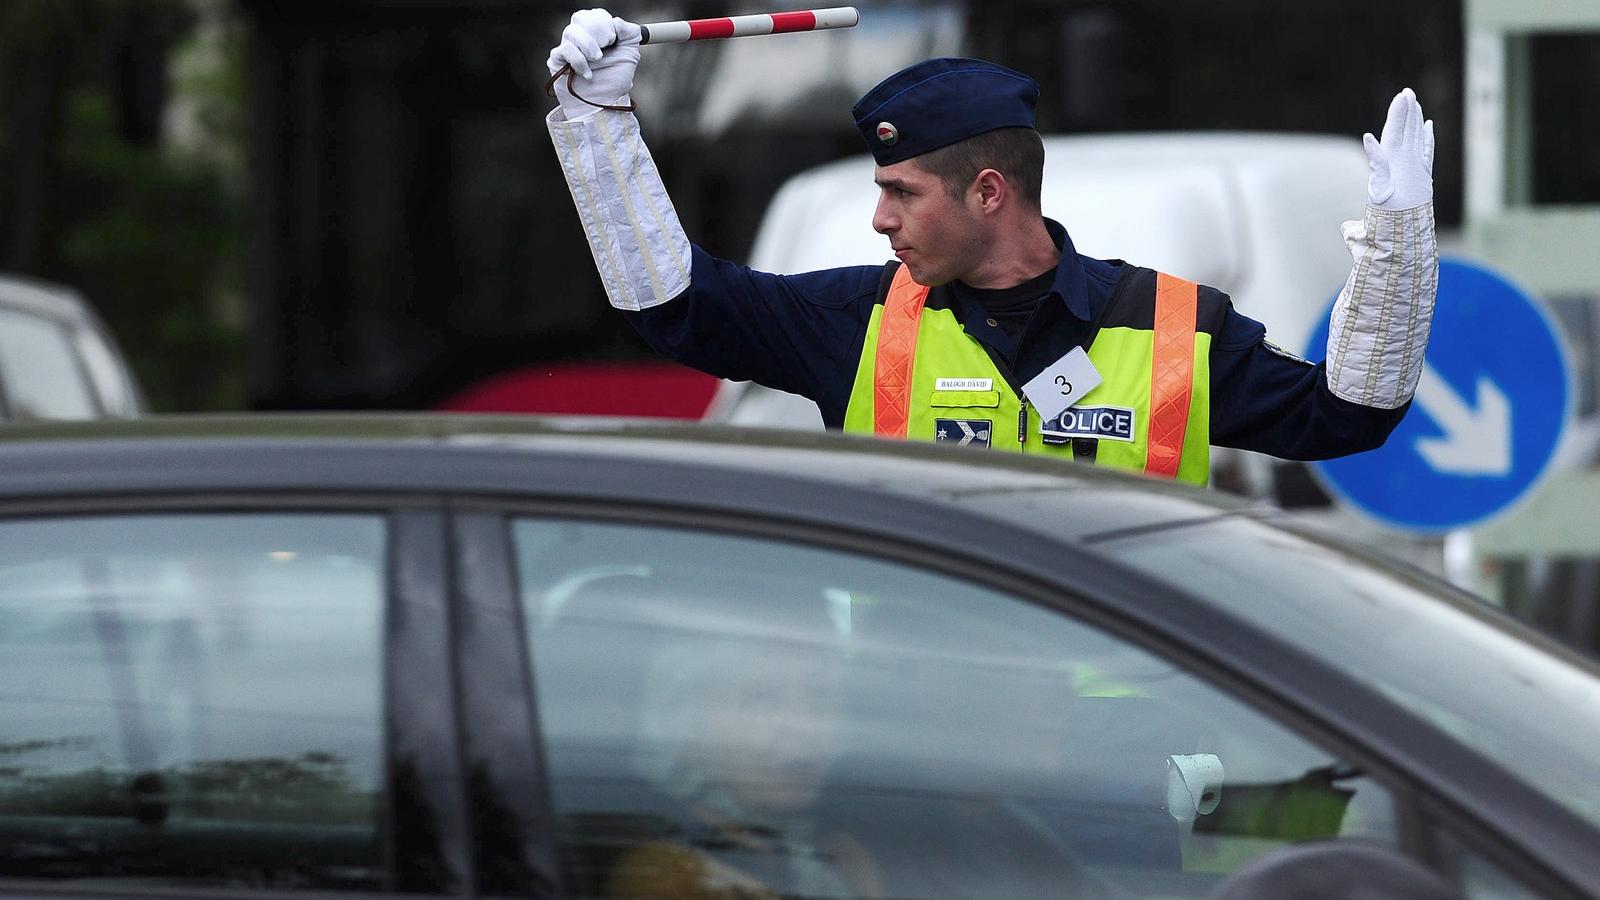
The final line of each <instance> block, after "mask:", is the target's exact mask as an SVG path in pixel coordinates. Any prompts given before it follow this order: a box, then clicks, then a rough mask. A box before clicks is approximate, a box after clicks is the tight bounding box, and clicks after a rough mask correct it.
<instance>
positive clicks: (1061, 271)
mask: <svg viewBox="0 0 1600 900" xmlns="http://www.w3.org/2000/svg"><path fill="white" fill-rule="evenodd" d="M1044 227H1045V230H1046V231H1048V232H1050V239H1051V240H1053V241H1055V243H1056V249H1057V250H1060V251H1061V261H1060V262H1058V263H1056V280H1055V281H1054V282H1052V283H1051V285H1050V290H1051V292H1052V293H1054V294H1056V295H1057V296H1059V297H1060V298H1061V300H1062V302H1063V303H1065V304H1066V306H1067V311H1068V312H1070V313H1072V314H1073V315H1074V316H1076V317H1078V318H1079V319H1081V320H1083V321H1085V322H1087V321H1089V316H1090V311H1089V306H1090V304H1089V287H1088V280H1087V277H1086V276H1085V274H1084V271H1083V260H1081V259H1079V258H1078V251H1077V250H1075V249H1073V246H1072V238H1071V237H1070V236H1068V235H1067V229H1065V228H1063V227H1062V226H1061V223H1060V222H1057V221H1056V220H1054V219H1045V220H1044ZM970 290H971V289H970V288H969V289H968V290H964V291H955V292H953V293H954V295H955V299H956V303H957V307H956V310H957V312H958V313H959V314H960V315H961V318H962V319H963V320H965V319H966V318H968V316H969V314H970V315H975V316H977V317H978V318H979V319H981V318H982V317H983V310H982V308H981V307H972V308H970V309H969V308H968V307H969V305H971V304H972V303H973V301H972V300H971V295H970V294H969V291H970Z"/></svg>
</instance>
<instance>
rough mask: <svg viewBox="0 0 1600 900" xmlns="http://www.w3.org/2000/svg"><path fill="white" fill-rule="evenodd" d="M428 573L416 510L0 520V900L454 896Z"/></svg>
mask: <svg viewBox="0 0 1600 900" xmlns="http://www.w3.org/2000/svg"><path fill="white" fill-rule="evenodd" d="M447 557H448V549H447V545H446V536H445V522H444V519H443V517H442V515H441V513H440V511H439V510H438V508H437V501H435V500H432V499H423V500H416V499H407V498H404V497H397V498H379V499H374V498H372V497H364V498H342V497H338V496H321V497H307V496H259V495H251V496H238V497H229V498H226V499H219V500H212V501H200V500H196V499H194V498H192V497H161V496H146V497H143V498H141V499H139V500H137V501H133V500H129V501H124V502H113V501H106V500H94V501H87V500H85V501H59V502H53V503H51V502H47V501H40V500H31V501H28V502H27V504H26V505H22V504H18V503H12V504H10V505H5V506H0V685H3V686H4V687H3V688H0V896H7V895H29V894H32V893H34V892H36V891H40V890H46V889H48V891H49V893H50V895H51V896H85V897H87V896H99V895H100V894H99V893H98V892H100V891H106V892H109V893H115V894H116V895H117V896H129V895H131V896H168V895H175V894H183V895H184V896H207V897H218V898H226V897H229V896H250V897H261V896H269V895H276V894H277V893H279V892H295V893H303V892H306V891H315V892H321V893H320V894H319V895H322V896H327V895H332V894H334V893H339V894H349V895H353V896H363V895H376V894H380V893H382V894H384V895H388V894H387V892H390V891H402V892H406V893H420V894H429V893H437V894H454V893H458V892H462V891H466V890H469V889H470V888H471V887H472V872H471V853H470V838H469V836H468V828H467V822H466V817H467V815H468V804H467V800H466V788H465V778H464V775H463V773H462V771H461V764H460V758H461V757H460V747H459V732H458V727H457V707H456V704H455V696H456V695H455V691H454V679H453V674H452V666H451V657H450V649H449V635H450V615H449V595H450V592H449V589H448V584H447V579H446V573H447V570H448V565H447ZM75 892H81V893H75Z"/></svg>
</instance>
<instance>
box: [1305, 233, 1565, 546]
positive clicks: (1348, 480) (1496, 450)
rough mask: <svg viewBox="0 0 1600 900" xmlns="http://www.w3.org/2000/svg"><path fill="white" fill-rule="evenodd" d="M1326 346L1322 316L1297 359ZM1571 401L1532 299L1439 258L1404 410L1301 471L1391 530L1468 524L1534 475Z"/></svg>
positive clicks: (1521, 490)
mask: <svg viewBox="0 0 1600 900" xmlns="http://www.w3.org/2000/svg"><path fill="white" fill-rule="evenodd" d="M1330 311H1331V305H1330ZM1327 343H1328V316H1326V315H1324V316H1323V317H1322V324H1321V326H1320V327H1319V328H1318V329H1317V331H1316V332H1315V333H1313V334H1312V335H1311V343H1310V346H1309V347H1308V348H1307V350H1308V352H1307V354H1306V358H1308V359H1311V360H1314V361H1315V360H1321V359H1323V358H1325V357H1326V355H1327ZM1572 397H1573V392H1572V374H1571V367H1570V365H1569V363H1568V361H1567V354H1566V349H1565V347H1564V346H1563V345H1562V343H1561V337H1560V332H1559V331H1558V330H1557V326H1556V324H1555V321H1554V319H1553V318H1552V317H1551V315H1550V313H1549V312H1548V311H1547V310H1546V309H1545V307H1544V305H1543V304H1542V303H1540V302H1539V301H1538V300H1537V299H1535V298H1534V297H1532V296H1530V295H1529V294H1527V293H1525V292H1524V291H1522V290H1519V289H1518V288H1517V287H1516V286H1514V285H1513V284H1511V282H1510V281H1508V280H1507V279H1506V278H1505V277H1504V276H1502V275H1499V274H1497V273H1495V272H1493V271H1491V270H1489V269H1488V268H1485V267H1484V266H1482V265H1480V264H1478V263H1474V262H1465V261H1460V260H1453V259H1442V260H1440V261H1439V296H1438V301H1437V303H1436V304H1435V306H1434V311H1433V332H1432V336H1431V338H1430V339H1429V341H1428V350H1427V355H1426V357H1425V363H1424V366H1423V370H1422V380H1421V382H1420V383H1418V385H1417V394H1416V401H1415V403H1414V404H1413V405H1412V407H1411V410H1410V412H1408V413H1407V414H1406V417H1405V419H1404V420H1403V421H1401V423H1400V426H1399V427H1398V428H1396V429H1395V431H1394V433H1393V434H1391V435H1390V436H1389V440H1388V442H1387V443H1385V444H1384V445H1383V446H1382V447H1380V448H1378V449H1377V450H1373V451H1371V452H1369V453H1358V454H1355V455H1354V456H1347V457H1343V458H1341V459H1333V460H1326V461H1323V462H1318V463H1314V464H1313V471H1314V472H1315V473H1316V474H1317V479H1318V481H1320V482H1321V483H1322V485H1323V487H1324V488H1326V489H1327V490H1328V492H1329V493H1330V494H1332V495H1333V496H1334V498H1335V499H1337V500H1339V501H1340V502H1342V503H1343V504H1344V505H1345V506H1347V507H1349V508H1351V509H1353V510H1355V511H1356V512H1359V513H1362V514H1365V515H1366V516H1368V517H1370V518H1373V519H1376V520H1377V521H1379V522H1381V523H1383V524H1385V525H1388V526H1390V527H1392V528H1397V529H1401V530H1405V531H1416V532H1423V533H1437V532H1442V531H1448V530H1449V529H1452V528H1459V527H1463V526H1466V525H1473V524H1478V523H1481V522H1483V521H1486V520H1488V519H1491V518H1493V517H1495V516H1497V515H1500V514H1502V513H1504V512H1506V511H1507V510H1509V509H1510V508H1511V507H1512V506H1513V505H1514V504H1516V502H1517V501H1518V500H1520V499H1522V498H1523V497H1524V496H1526V495H1527V494H1528V493H1529V492H1530V491H1531V490H1532V489H1533V487H1534V486H1535V485H1536V484H1537V483H1538V482H1539V480H1540V478H1542V477H1543V476H1544V474H1545V471H1546V469H1547V468H1548V467H1549V464H1550V461H1551V459H1552V457H1554V455H1555V452H1556V447H1557V446H1558V445H1559V444H1560V442H1561V435H1562V433H1563V432H1564V431H1565V430H1566V428H1567V425H1568V422H1569V420H1570V419H1571V417H1572Z"/></svg>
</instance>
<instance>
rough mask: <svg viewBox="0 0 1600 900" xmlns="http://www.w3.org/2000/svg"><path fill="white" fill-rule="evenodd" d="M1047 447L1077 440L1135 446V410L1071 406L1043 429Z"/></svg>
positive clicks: (1040, 428)
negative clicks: (1098, 440)
mask: <svg viewBox="0 0 1600 900" xmlns="http://www.w3.org/2000/svg"><path fill="white" fill-rule="evenodd" d="M1039 434H1041V435H1043V437H1044V442H1045V443H1046V444H1065V443H1066V442H1067V441H1069V440H1071V439H1073V438H1098V439H1100V440H1103V441H1127V442H1129V443H1132V442H1133V410H1131V409H1129V408H1128V407H1126V406H1071V407H1068V408H1067V410H1066V411H1065V412H1063V413H1062V414H1061V415H1059V416H1057V417H1056V418H1054V419H1052V420H1051V421H1050V422H1049V423H1048V424H1045V423H1041V424H1040V425H1039Z"/></svg>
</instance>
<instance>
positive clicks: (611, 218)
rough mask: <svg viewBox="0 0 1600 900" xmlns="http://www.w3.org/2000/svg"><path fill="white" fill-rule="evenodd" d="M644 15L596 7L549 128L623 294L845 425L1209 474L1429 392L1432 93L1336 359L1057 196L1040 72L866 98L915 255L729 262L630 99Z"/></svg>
mask: <svg viewBox="0 0 1600 900" xmlns="http://www.w3.org/2000/svg"><path fill="white" fill-rule="evenodd" d="M639 36H640V31H639V27H638V26H637V25H634V24H632V23H629V22H626V21H624V20H622V19H620V18H616V17H613V16H612V15H610V14H609V13H607V12H606V11H605V10H598V9H596V10H583V11H580V12H578V13H576V14H574V15H573V17H572V22H571V24H570V25H569V26H568V27H567V28H566V30H565V31H564V32H563V33H562V40H561V43H560V44H559V45H558V46H557V47H555V48H554V50H552V51H551V54H550V59H549V68H550V71H551V73H552V75H558V76H559V77H557V78H556V79H555V82H554V84H555V89H556V94H557V98H558V100H559V107H558V108H557V109H555V110H553V111H552V112H551V113H550V115H549V117H548V119H547V124H548V126H549V130H550V135H551V138H552V140H553V141H554V143H555V147H556V151H557V156H558V157H559V159H560V161H561V166H562V169H563V171H564V173H565V175H566V178H567V182H568V185H569V187H570V188H571V190H572V195H573V199H574V201H575V202H576V204H577V207H578V213H579V218H580V219H581V220H582V223H583V228H584V232H585V234H586V236H587V237H588V240H589V244H590V248H591V249H592V251H593V253H594V258H595V263H596V266H597V268H598V270H599V273H600V277H601V280H602V281H603V282H604V284H605V287H606V292H607V295H608V297H609V298H610V301H611V304H612V305H613V306H615V307H617V308H618V309H620V310H622V311H623V313H624V315H625V316H627V318H628V319H629V321H630V322H632V324H633V325H634V327H636V328H637V329H638V330H639V332H640V333H641V334H642V335H643V336H644V337H645V339H646V340H647V341H648V342H649V343H650V344H651V346H653V347H654V348H655V349H656V350H657V351H658V352H660V353H662V354H663V355H665V356H667V357H670V358H672V359H674V360H677V361H679V362H682V363H685V364H687V365H690V366H693V367H695V368H697V369H701V370H703V371H706V372H709V373H711V374H713V375H716V376H718V377H722V378H729V379H734V380H752V381H756V382H758V383H760V384H764V385H767V386H769V387H773V388H777V389H779V390H783V391H789V392H791V393H795V394H800V395H802V396H804V397H807V398H809V399H811V400H813V401H815V402H816V403H817V405H818V407H819V408H820V410H821V412H822V418H823V421H824V423H825V424H827V425H828V426H829V427H832V428H839V427H842V428H843V429H844V430H845V431H849V432H859V433H869V434H881V435H892V436H901V437H908V438H912V439H919V440H936V441H937V440H954V441H957V442H959V443H979V444H987V445H988V446H991V447H996V448H1002V449H1010V450H1021V451H1024V452H1028V453H1044V454H1053V455H1059V456H1066V457H1074V458H1077V459H1080V460H1088V461H1092V462H1094V463H1097V464H1101V465H1107V466H1113V467H1117V468H1122V469H1131V470H1136V471H1144V472H1149V473H1154V474H1157V475H1162V476H1167V477H1176V478H1179V479H1182V480H1186V481H1191V482H1195V483H1200V484H1203V483H1205V481H1206V479H1207V473H1208V453H1209V446H1210V445H1211V444H1216V445H1219V446H1226V447H1237V448H1241V449H1246V450H1255V451H1260V452H1264V453H1268V454H1271V455H1273V456H1278V457H1282V458H1286V459H1323V458H1331V457H1335V456H1341V455H1344V454H1348V453H1354V452H1358V451H1361V450H1367V449H1371V448H1374V447H1377V446H1379V445H1381V444H1382V443H1383V441H1384V440H1385V438H1387V436H1388V435H1389V433H1390V432H1391V431H1392V430H1393V429H1394V427H1395V426H1396V425H1397V424H1398V423H1399V421H1400V418H1401V417H1402V415H1404V413H1405V410H1406V409H1407V408H1408V406H1409V404H1410V401H1411V397H1412V393H1413V392H1414V390H1415V388H1416V384H1417V380H1418V378H1419V377H1420V375H1421V370H1422V362H1423V351H1424V348H1425V347H1426V344H1427V337H1428V328H1429V322H1430V318H1431V315H1432V311H1433V301H1434V293H1435V287H1436V284H1437V265H1438V263H1437V248H1436V245H1435V239H1434V223H1433V203H1432V201H1433V179H1432V164H1433V129H1432V123H1431V122H1427V121H1425V120H1424V119H1423V116H1422V110H1421V108H1420V106H1419V105H1418V104H1417V100H1416V98H1415V97H1414V96H1413V94H1412V92H1411V91H1410V90H1409V89H1407V90H1405V91H1402V92H1401V93H1400V95H1398V96H1397V97H1395V99H1394V101H1393V103H1391V104H1390V107H1389V115H1388V121H1387V122H1386V123H1385V125H1384V128H1383V133H1382V139H1381V140H1378V139H1375V138H1374V137H1373V136H1372V135H1370V134H1369V135H1366V137H1365V146H1366V150H1367V154H1368V158H1369V162H1370V166H1371V179H1370V182H1369V196H1368V201H1369V203H1368V206H1367V210H1366V215H1365V217H1364V218H1363V220H1362V221H1359V222H1347V223H1345V226H1344V238H1345V241H1346V243H1347V244H1348V246H1349V248H1350V251H1351V253H1352V255H1353V256H1354V259H1355V265H1354V266H1353V268H1352V270H1351V273H1350V277H1349V279H1348V280H1347V281H1346V283H1345V286H1344V289H1343V290H1342V291H1341V293H1340V295H1339V298H1338V301H1337V303H1336V305H1335V307H1334V311H1333V320H1332V323H1331V328H1330V333H1329V340H1328V361H1327V363H1326V364H1318V365H1312V364H1310V363H1308V362H1306V361H1304V360H1301V359H1299V358H1296V357H1294V356H1292V355H1290V354H1288V353H1285V352H1284V351H1282V350H1279V349H1278V348H1276V347H1275V346H1274V345H1272V344H1271V343H1270V342H1268V341H1267V340H1266V339H1265V329H1264V328H1263V327H1262V325H1261V324H1260V323H1258V322H1255V321H1253V320H1251V319H1249V318H1247V317H1245V316H1243V315H1240V314H1239V313H1238V312H1236V311H1235V310H1234V309H1233V307H1232V304H1231V303H1230V302H1229V300H1228V297H1227V296H1226V295H1225V294H1223V293H1221V292H1220V291H1217V290H1214V289H1212V288H1209V287H1205V286H1199V285H1195V284H1192V283H1190V282H1186V281H1184V280H1182V279H1180V278H1175V277H1172V276H1169V275H1166V274H1164V273H1158V272H1155V271H1152V270H1150V269H1146V268H1141V267H1139V266H1135V265H1129V264H1125V263H1123V262H1121V261H1119V260H1109V261H1108V260H1098V259H1092V258H1089V257H1084V256H1080V255H1079V254H1078V253H1077V252H1076V251H1075V250H1074V249H1073V246H1072V240H1071V238H1070V237H1069V236H1068V234H1067V231H1066V229H1065V228H1063V227H1062V226H1061V225H1060V224H1059V223H1057V222H1055V221H1053V220H1051V219H1048V218H1045V217H1044V215H1043V211H1042V210H1041V209H1040V182H1041V180H1042V172H1043V162H1044V151H1043V146H1042V142H1041V140H1040V138H1039V135H1038V133H1037V132H1036V131H1035V130H1034V117H1033V111H1034V105H1035V102H1036V100H1037V98H1038V87H1037V85H1036V84H1035V83H1034V82H1033V80H1032V79H1031V78H1029V77H1028V76H1026V75H1023V74H1021V73H1019V72H1015V71H1012V70H1010V69H1006V68H1004V67H1001V66H998V65H995V64H993V63H989V62H984V61H981V60H972V59H931V60H927V61H925V62H921V63H918V64H916V65H913V66H911V67H909V68H907V69H904V70H902V71H900V72H897V73H895V74H893V75H891V76H889V77H888V78H887V79H885V80H884V81H883V82H882V83H880V84H879V85H878V86H877V87H874V88H873V89H872V90H870V91H868V92H867V94H866V95H865V96H864V97H862V98H861V100H860V101H858V102H857V103H856V105H855V107H854V109H853V114H854V118H855V123H856V126H857V128H858V129H859V130H860V132H861V135H862V138H863V139H864V140H865V141H866V144H867V146H868V147H869V148H870V149H871V151H872V154H873V157H874V159H875V161H876V163H877V166H876V170H875V172H876V174H875V179H874V180H875V181H876V183H877V186H878V190H879V200H878V207H877V211H876V212H875V214H874V216H873V227H874V228H875V229H876V230H878V231H879V232H881V233H882V234H884V235H885V236H887V237H888V238H889V243H890V246H891V247H892V248H893V250H894V253H895V256H896V257H897V260H896V261H893V262H889V263H887V264H886V265H883V266H858V267H850V268H840V269H830V270H825V271H820V272H810V273H806V274H802V275H774V274H768V273H764V272H755V271H751V270H749V269H746V268H743V267H741V266H737V265H734V264H732V263H729V262H726V261H723V260H720V259H717V258H715V257H713V256H711V255H710V254H708V253H706V252H705V251H704V250H702V249H701V248H699V247H696V246H694V245H692V244H691V243H690V242H689V239H688V237H687V236H686V235H685V234H684V232H683V228H682V226H681V225H680V224H679V222H678V219H677V216H676V214H675V212H674V210H673V207H672V202H671V200H670V199H669V198H668V197H667V193H666V189H665V187H664V186H663V185H662V182H661V178H660V176H659V174H658V173H657V171H656V168H655V164H654V162H653V160H652V159H651V157H650V153H649V150H648V149H647V148H646V147H645V144H644V141H643V139H642V138H641V136H640V132H639V125H638V121H637V120H636V119H635V117H634V116H633V115H632V113H631V112H630V110H631V108H632V104H631V102H630V99H629V91H630V90H631V89H632V85H633V76H634V72H635V69H636V68H637V66H638V62H639ZM863 187H865V186H863ZM1161 214H1162V211H1161V210H1160V209H1151V210H1150V216H1151V218H1152V219H1153V220H1157V219H1159V217H1160V216H1161Z"/></svg>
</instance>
